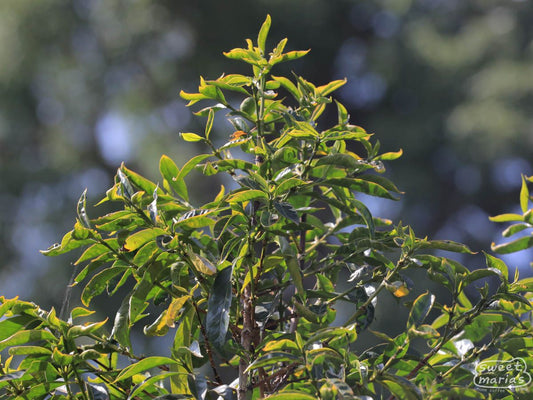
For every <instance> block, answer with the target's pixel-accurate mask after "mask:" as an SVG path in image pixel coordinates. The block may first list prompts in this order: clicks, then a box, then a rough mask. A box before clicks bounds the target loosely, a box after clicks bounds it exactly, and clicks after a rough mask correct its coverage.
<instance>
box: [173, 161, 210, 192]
mask: <svg viewBox="0 0 533 400" xmlns="http://www.w3.org/2000/svg"><path fill="white" fill-rule="evenodd" d="M209 157H211V154H200V155H197V156H195V157H193V158H191V159H190V160H189V161H187V162H186V163H185V165H184V166H183V167H182V168H181V170H180V172H179V174H178V176H177V177H176V180H177V181H180V180H181V179H183V178H185V177H186V176H187V175H188V174H189V172H191V171H192V169H193V168H194V167H196V166H197V165H198V164H199V163H201V162H202V161H204V160H205V159H206V158H209ZM186 200H188V198H187V199H186Z"/></svg>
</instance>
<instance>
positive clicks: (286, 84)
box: [272, 76, 300, 100]
mask: <svg viewBox="0 0 533 400" xmlns="http://www.w3.org/2000/svg"><path fill="white" fill-rule="evenodd" d="M272 79H274V80H275V81H276V82H279V83H280V84H281V86H282V87H283V88H284V89H285V90H287V91H288V92H289V93H290V94H291V95H292V96H293V97H294V98H295V99H297V100H298V99H299V98H300V93H299V91H298V89H297V88H296V85H295V84H294V83H292V82H291V81H290V80H289V79H287V78H285V77H283V76H272Z"/></svg>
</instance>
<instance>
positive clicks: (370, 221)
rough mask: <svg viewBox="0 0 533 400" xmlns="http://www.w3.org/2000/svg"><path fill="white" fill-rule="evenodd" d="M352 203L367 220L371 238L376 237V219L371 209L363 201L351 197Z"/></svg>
mask: <svg viewBox="0 0 533 400" xmlns="http://www.w3.org/2000/svg"><path fill="white" fill-rule="evenodd" d="M350 203H352V205H353V206H355V207H356V209H357V212H358V213H359V214H361V216H362V217H363V219H364V220H365V222H366V225H367V226H368V234H369V237H370V239H374V234H375V229H376V228H375V226H374V219H373V218H372V214H370V210H369V209H368V208H367V207H366V206H365V204H364V203H363V202H361V201H359V200H356V199H354V198H351V199H350Z"/></svg>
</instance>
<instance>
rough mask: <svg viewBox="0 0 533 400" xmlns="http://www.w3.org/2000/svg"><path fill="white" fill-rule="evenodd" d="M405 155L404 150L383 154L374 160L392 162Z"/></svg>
mask: <svg viewBox="0 0 533 400" xmlns="http://www.w3.org/2000/svg"><path fill="white" fill-rule="evenodd" d="M402 155H403V150H402V149H400V150H398V151H394V152H389V153H383V154H380V155H379V156H376V157H374V158H373V160H375V161H392V160H396V159H398V158H400V157H401V156H402Z"/></svg>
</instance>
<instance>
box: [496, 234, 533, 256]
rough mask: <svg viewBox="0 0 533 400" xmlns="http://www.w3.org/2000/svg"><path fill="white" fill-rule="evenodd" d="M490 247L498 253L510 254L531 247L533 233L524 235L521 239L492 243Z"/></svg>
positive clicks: (532, 245)
mask: <svg viewBox="0 0 533 400" xmlns="http://www.w3.org/2000/svg"><path fill="white" fill-rule="evenodd" d="M490 247H491V249H492V251H494V252H495V253H498V254H509V253H514V252H517V251H520V250H525V249H529V248H530V247H533V235H532V236H524V237H521V238H519V239H516V240H513V241H512V242H508V243H502V244H498V245H496V244H495V243H492V244H491V245H490Z"/></svg>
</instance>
